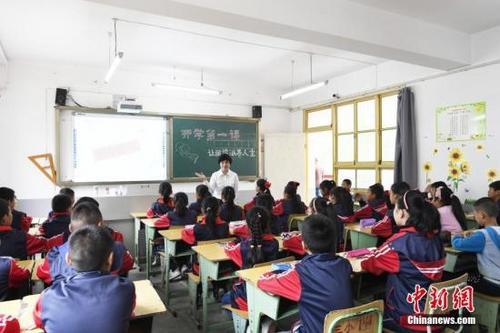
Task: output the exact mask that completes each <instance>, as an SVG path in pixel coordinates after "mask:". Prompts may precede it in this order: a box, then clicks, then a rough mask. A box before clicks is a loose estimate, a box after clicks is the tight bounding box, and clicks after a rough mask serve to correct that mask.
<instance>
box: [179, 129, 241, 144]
mask: <svg viewBox="0 0 500 333" xmlns="http://www.w3.org/2000/svg"><path fill="white" fill-rule="evenodd" d="M180 132H181V137H182V139H184V140H189V139H191V138H192V139H195V140H198V141H200V140H202V139H205V141H207V142H209V141H219V140H218V139H222V140H224V141H228V140H229V141H238V140H240V139H241V135H240V130H239V129H230V130H228V131H227V132H217V131H216V130H214V129H207V130H203V129H201V128H194V129H191V128H188V129H182V130H181V131H180Z"/></svg>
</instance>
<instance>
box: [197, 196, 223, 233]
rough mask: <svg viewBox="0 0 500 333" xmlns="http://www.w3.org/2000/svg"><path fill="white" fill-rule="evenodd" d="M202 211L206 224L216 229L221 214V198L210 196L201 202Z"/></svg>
mask: <svg viewBox="0 0 500 333" xmlns="http://www.w3.org/2000/svg"><path fill="white" fill-rule="evenodd" d="M201 211H202V212H203V215H205V224H206V225H207V226H208V227H209V228H210V229H211V230H212V232H213V231H214V228H215V221H217V215H219V200H217V198H214V197H208V198H206V199H204V200H203V201H202V202H201Z"/></svg>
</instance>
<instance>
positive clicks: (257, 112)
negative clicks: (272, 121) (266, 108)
mask: <svg viewBox="0 0 500 333" xmlns="http://www.w3.org/2000/svg"><path fill="white" fill-rule="evenodd" d="M252 118H257V119H260V118H262V106H261V105H254V106H252Z"/></svg>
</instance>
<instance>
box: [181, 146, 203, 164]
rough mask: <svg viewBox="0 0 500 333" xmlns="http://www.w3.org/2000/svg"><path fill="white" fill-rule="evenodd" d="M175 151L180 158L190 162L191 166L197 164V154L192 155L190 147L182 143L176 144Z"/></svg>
mask: <svg viewBox="0 0 500 333" xmlns="http://www.w3.org/2000/svg"><path fill="white" fill-rule="evenodd" d="M175 151H176V152H177V153H179V155H180V156H181V157H183V158H186V159H188V160H191V161H192V162H193V164H196V162H198V158H199V157H200V156H199V155H198V154H195V153H192V152H191V147H189V145H188V144H187V143H184V142H177V144H176V145H175Z"/></svg>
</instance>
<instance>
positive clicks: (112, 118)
mask: <svg viewBox="0 0 500 333" xmlns="http://www.w3.org/2000/svg"><path fill="white" fill-rule="evenodd" d="M59 126H60V128H59V130H60V132H59V133H60V135H59V153H60V156H59V167H60V171H59V172H60V181H61V182H63V183H111V182H113V183H116V182H149V181H161V180H164V179H166V178H167V119H166V118H165V117H156V116H142V115H122V114H104V113H91V112H75V111H71V110H63V111H60V123H59Z"/></svg>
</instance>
